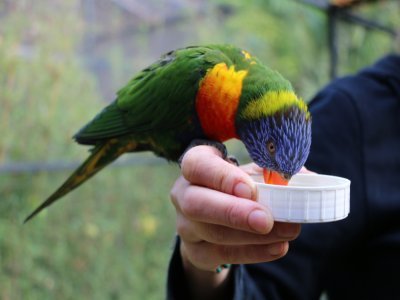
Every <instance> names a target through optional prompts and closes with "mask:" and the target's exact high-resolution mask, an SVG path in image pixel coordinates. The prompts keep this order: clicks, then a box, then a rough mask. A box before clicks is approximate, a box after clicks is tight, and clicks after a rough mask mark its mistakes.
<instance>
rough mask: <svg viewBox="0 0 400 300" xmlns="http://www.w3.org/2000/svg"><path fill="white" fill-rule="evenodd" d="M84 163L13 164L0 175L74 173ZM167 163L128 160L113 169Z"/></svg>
mask: <svg viewBox="0 0 400 300" xmlns="http://www.w3.org/2000/svg"><path fill="white" fill-rule="evenodd" d="M81 163H82V162H77V161H70V162H69V161H54V162H12V163H5V164H3V165H0V174H8V175H22V174H37V173H42V172H46V173H53V172H65V171H73V170H75V169H76V168H78V167H79V166H80V164H81ZM166 164H167V162H166V161H165V160H163V159H161V158H158V157H144V158H135V157H134V158H127V159H121V160H117V161H116V162H114V163H113V164H112V165H111V167H130V166H154V165H166Z"/></svg>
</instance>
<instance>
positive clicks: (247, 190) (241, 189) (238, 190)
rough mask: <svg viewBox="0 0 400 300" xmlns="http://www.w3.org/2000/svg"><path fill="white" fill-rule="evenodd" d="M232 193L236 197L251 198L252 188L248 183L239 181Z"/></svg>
mask: <svg viewBox="0 0 400 300" xmlns="http://www.w3.org/2000/svg"><path fill="white" fill-rule="evenodd" d="M233 194H234V195H235V196H236V197H240V198H246V199H252V195H253V190H252V188H251V187H250V186H249V185H248V184H246V183H244V182H239V183H237V184H236V185H235V187H234V188H233Z"/></svg>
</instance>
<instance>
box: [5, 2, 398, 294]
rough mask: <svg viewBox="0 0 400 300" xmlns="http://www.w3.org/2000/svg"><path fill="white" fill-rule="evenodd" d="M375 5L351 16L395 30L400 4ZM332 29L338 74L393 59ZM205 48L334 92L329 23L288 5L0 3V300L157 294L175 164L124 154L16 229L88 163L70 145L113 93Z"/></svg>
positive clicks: (301, 90) (302, 89) (374, 37)
mask: <svg viewBox="0 0 400 300" xmlns="http://www.w3.org/2000/svg"><path fill="white" fill-rule="evenodd" d="M316 2H319V3H325V1H316ZM372 2H373V4H370V5H360V6H359V7H356V8H354V9H352V10H351V11H352V13H355V14H357V15H361V16H364V17H366V18H368V19H370V20H374V21H376V22H380V23H381V24H384V25H385V26H389V27H391V28H400V26H399V25H400V24H399V23H400V18H399V15H400V14H399V12H400V7H399V2H398V1H372ZM337 29H338V32H337V34H338V53H339V61H338V65H337V67H338V73H339V75H344V74H348V73H351V72H354V71H356V70H357V69H359V68H360V67H362V66H365V65H367V64H370V63H372V62H373V61H375V60H376V59H377V58H379V57H380V56H382V55H384V54H385V53H387V52H390V51H392V50H393V49H394V44H395V43H394V42H393V38H392V37H391V36H390V35H388V34H385V33H383V32H382V31H379V30H367V29H366V28H364V27H363V26H359V25H355V24H348V23H346V22H339V24H338V28H337ZM205 43H232V44H235V45H237V46H240V47H243V48H246V49H247V50H248V51H250V52H251V53H252V54H254V55H256V56H258V57H259V58H260V59H261V60H262V61H264V62H265V63H266V64H268V65H269V66H271V67H272V68H275V69H277V70H279V71H280V72H281V73H282V74H283V75H284V76H286V77H287V78H288V79H290V80H291V81H292V83H293V85H294V87H295V88H296V90H297V93H298V94H299V95H301V96H302V97H303V98H304V99H306V100H308V99H310V98H311V97H312V95H313V94H314V93H315V92H316V91H317V90H319V89H320V88H321V87H322V86H323V85H324V84H326V83H327V82H328V81H329V52H328V43H327V17H326V13H325V12H324V11H321V10H319V9H316V8H313V7H311V6H309V5H304V4H303V3H301V2H298V1H294V0H269V1H268V0H251V1H240V0H215V1H211V0H209V1H201V0H191V1H190V0H186V1H185V0H164V1H161V0H148V1H140V0H112V1H110V0H69V1H64V0H38V1H29V0H0V131H1V135H0V299H4V300H8V299H12V300H14V299H163V298H164V297H165V280H166V269H167V264H168V259H169V256H170V254H171V249H172V243H173V237H174V225H175V220H174V217H175V212H174V209H173V206H172V205H171V204H170V200H169V190H170V188H171V186H172V184H173V182H174V180H175V179H176V178H177V176H178V174H179V170H178V168H177V167H176V166H174V165H169V164H167V163H165V162H164V161H163V160H161V159H158V158H154V157H153V156H152V155H151V154H139V155H126V157H127V159H124V158H122V159H121V160H119V163H117V164H114V165H113V166H112V167H110V168H107V169H106V170H105V171H103V172H101V173H100V174H99V175H97V176H96V177H95V178H94V179H92V180H90V181H89V182H88V183H87V184H85V185H83V186H82V187H81V188H79V189H78V190H76V191H74V192H73V193H71V194H70V195H68V196H67V197H65V198H64V199H63V200H62V201H60V202H59V203H57V204H56V205H54V206H52V207H51V208H50V209H48V210H46V211H45V212H44V213H42V214H40V215H39V216H38V217H37V218H36V219H34V220H33V221H32V222H30V223H28V224H27V225H22V220H23V219H24V217H26V216H27V214H28V213H29V212H31V210H32V209H33V208H34V207H36V206H37V205H38V204H39V203H41V201H42V200H44V199H45V198H46V197H47V196H48V195H49V194H50V193H51V192H52V191H53V190H54V189H55V188H56V187H58V185H59V184H60V183H61V182H62V181H63V180H64V179H65V178H66V177H67V176H68V174H69V173H70V172H71V170H72V169H71V168H73V167H74V166H75V165H76V163H77V162H79V161H81V160H83V159H84V158H85V156H86V154H87V150H88V149H87V148H85V147H81V146H78V145H76V144H75V143H74V142H73V141H72V140H71V136H72V135H73V134H74V133H75V132H76V131H77V130H78V129H79V128H80V127H81V126H82V125H84V124H85V123H86V122H87V121H88V120H89V119H91V118H92V117H93V116H94V115H95V114H96V113H97V112H98V111H99V110H100V109H101V108H102V107H103V106H105V105H106V103H108V102H109V101H112V100H113V97H114V93H115V91H116V90H117V89H119V88H120V87H121V86H122V85H124V84H125V83H126V82H127V81H128V80H129V79H130V77H131V76H132V75H133V74H134V73H135V72H136V71H138V70H140V69H141V68H144V67H146V66H147V65H148V64H149V63H151V62H152V61H154V60H155V59H157V58H158V57H159V56H160V55H161V54H162V53H164V52H166V51H169V50H171V49H174V48H178V47H184V46H188V45H193V44H205ZM229 148H230V149H231V151H233V152H234V153H236V155H238V156H243V149H242V148H241V147H240V146H239V145H238V144H237V143H235V142H232V143H229ZM244 160H246V158H245V159H244Z"/></svg>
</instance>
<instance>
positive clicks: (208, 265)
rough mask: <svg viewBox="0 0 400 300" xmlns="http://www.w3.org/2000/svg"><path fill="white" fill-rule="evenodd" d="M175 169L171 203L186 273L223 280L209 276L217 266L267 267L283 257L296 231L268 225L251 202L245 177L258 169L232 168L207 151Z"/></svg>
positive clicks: (266, 215) (191, 154) (193, 153)
mask: <svg viewBox="0 0 400 300" xmlns="http://www.w3.org/2000/svg"><path fill="white" fill-rule="evenodd" d="M181 167H182V176H181V177H180V178H179V179H178V180H177V181H176V182H175V185H174V187H173V188H172V190H171V200H172V203H173V204H174V206H175V209H176V214H177V223H176V227H177V232H178V234H179V236H180V238H181V249H180V250H181V255H182V260H183V263H184V268H185V270H186V271H189V272H198V271H200V270H201V271H203V272H208V273H210V274H213V276H217V275H219V276H221V278H224V277H226V275H227V272H222V274H215V269H216V268H217V267H218V266H219V265H221V264H247V263H258V262H268V261H272V260H275V259H278V258H280V257H282V256H284V255H285V254H286V252H287V251H288V241H290V240H293V239H295V238H296V237H297V236H298V234H299V232H300V225H299V224H289V223H279V222H275V223H274V221H273V218H272V215H271V213H270V211H269V210H268V208H266V207H263V206H262V205H260V204H259V203H257V202H256V201H254V200H255V196H256V188H255V185H254V183H253V181H252V179H251V178H250V176H249V173H259V172H261V171H262V170H261V168H259V167H257V166H256V165H255V164H250V165H247V166H244V167H242V168H238V167H236V166H234V165H232V164H230V163H229V162H227V161H225V160H223V159H222V158H221V154H220V153H219V151H218V150H217V149H215V148H214V147H209V146H197V147H194V148H192V149H190V150H189V151H188V152H187V153H186V154H185V156H184V158H183V160H182V164H181ZM209 271H211V272H212V273H211V272H209ZM210 276H211V275H210Z"/></svg>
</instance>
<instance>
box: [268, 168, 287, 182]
mask: <svg viewBox="0 0 400 300" xmlns="http://www.w3.org/2000/svg"><path fill="white" fill-rule="evenodd" d="M263 175H264V182H265V183H267V184H277V185H288V183H289V180H290V175H287V174H282V173H278V172H275V171H271V170H269V169H263Z"/></svg>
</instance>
